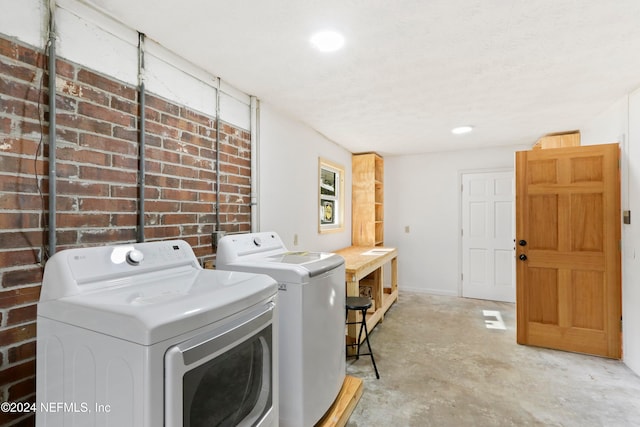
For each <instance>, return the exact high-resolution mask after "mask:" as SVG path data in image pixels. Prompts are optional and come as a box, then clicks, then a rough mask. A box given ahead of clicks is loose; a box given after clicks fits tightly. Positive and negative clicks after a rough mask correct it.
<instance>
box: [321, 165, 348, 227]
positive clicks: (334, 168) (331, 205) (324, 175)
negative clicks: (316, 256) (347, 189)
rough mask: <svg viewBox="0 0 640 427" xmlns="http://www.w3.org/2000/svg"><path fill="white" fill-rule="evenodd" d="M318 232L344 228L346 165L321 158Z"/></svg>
mask: <svg viewBox="0 0 640 427" xmlns="http://www.w3.org/2000/svg"><path fill="white" fill-rule="evenodd" d="M318 178H319V188H318V205H319V215H318V232H319V233H329V232H334V231H341V230H343V229H344V167H342V166H340V165H338V164H336V163H333V162H330V161H328V160H326V159H323V158H320V159H319V161H318Z"/></svg>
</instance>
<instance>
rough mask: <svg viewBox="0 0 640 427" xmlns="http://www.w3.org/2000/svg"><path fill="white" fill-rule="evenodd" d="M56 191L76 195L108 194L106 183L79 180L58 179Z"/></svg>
mask: <svg viewBox="0 0 640 427" xmlns="http://www.w3.org/2000/svg"><path fill="white" fill-rule="evenodd" d="M57 188H58V192H59V193H61V194H75V195H78V196H108V195H109V186H108V185H107V184H95V183H86V182H84V181H79V180H70V181H68V180H64V179H58V183H57Z"/></svg>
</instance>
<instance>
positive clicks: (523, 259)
mask: <svg viewBox="0 0 640 427" xmlns="http://www.w3.org/2000/svg"><path fill="white" fill-rule="evenodd" d="M518 258H520V261H526V260H527V256H526V255H525V254H520V256H519V257H518Z"/></svg>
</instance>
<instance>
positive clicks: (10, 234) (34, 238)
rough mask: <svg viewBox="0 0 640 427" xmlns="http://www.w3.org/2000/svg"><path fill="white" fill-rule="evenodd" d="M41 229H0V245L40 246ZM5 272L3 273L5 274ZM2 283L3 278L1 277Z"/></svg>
mask: <svg viewBox="0 0 640 427" xmlns="http://www.w3.org/2000/svg"><path fill="white" fill-rule="evenodd" d="M42 237H43V232H42V230H37V231H35V230H34V231H27V230H21V231H5V230H0V242H2V244H1V245H0V247H2V249H17V248H29V247H34V246H35V247H40V246H41V245H42ZM6 274H7V273H5V275H6ZM3 283H4V278H3Z"/></svg>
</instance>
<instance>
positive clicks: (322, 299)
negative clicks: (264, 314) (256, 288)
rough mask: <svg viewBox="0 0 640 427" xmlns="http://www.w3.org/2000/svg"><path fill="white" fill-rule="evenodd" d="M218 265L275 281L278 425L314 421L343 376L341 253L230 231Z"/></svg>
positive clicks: (272, 235) (268, 234)
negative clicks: (294, 248)
mask: <svg viewBox="0 0 640 427" xmlns="http://www.w3.org/2000/svg"><path fill="white" fill-rule="evenodd" d="M216 268H217V269H219V270H233V271H243V272H252V273H262V274H268V275H269V276H271V277H273V278H274V279H275V280H276V281H277V282H278V306H279V307H278V312H279V329H280V333H279V345H280V348H279V358H280V364H279V365H280V370H279V378H280V381H279V390H280V391H279V393H280V398H279V400H280V410H279V417H280V426H281V427H309V426H313V425H314V424H315V423H316V422H317V421H318V420H319V419H320V418H321V417H322V416H323V415H324V413H325V412H326V411H327V410H328V409H329V408H330V407H331V405H332V403H333V402H334V400H335V399H336V397H337V395H338V393H339V392H340V389H341V387H342V384H343V382H344V378H345V364H346V363H345V266H344V259H343V258H342V257H340V256H339V255H336V254H332V253H325V252H290V251H288V250H287V248H286V247H285V245H284V243H283V242H282V240H281V239H280V237H279V236H278V235H277V234H276V233H274V232H261V233H250V234H235V235H228V236H225V237H223V238H222V239H220V241H219V242H218V251H217V255H216Z"/></svg>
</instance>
